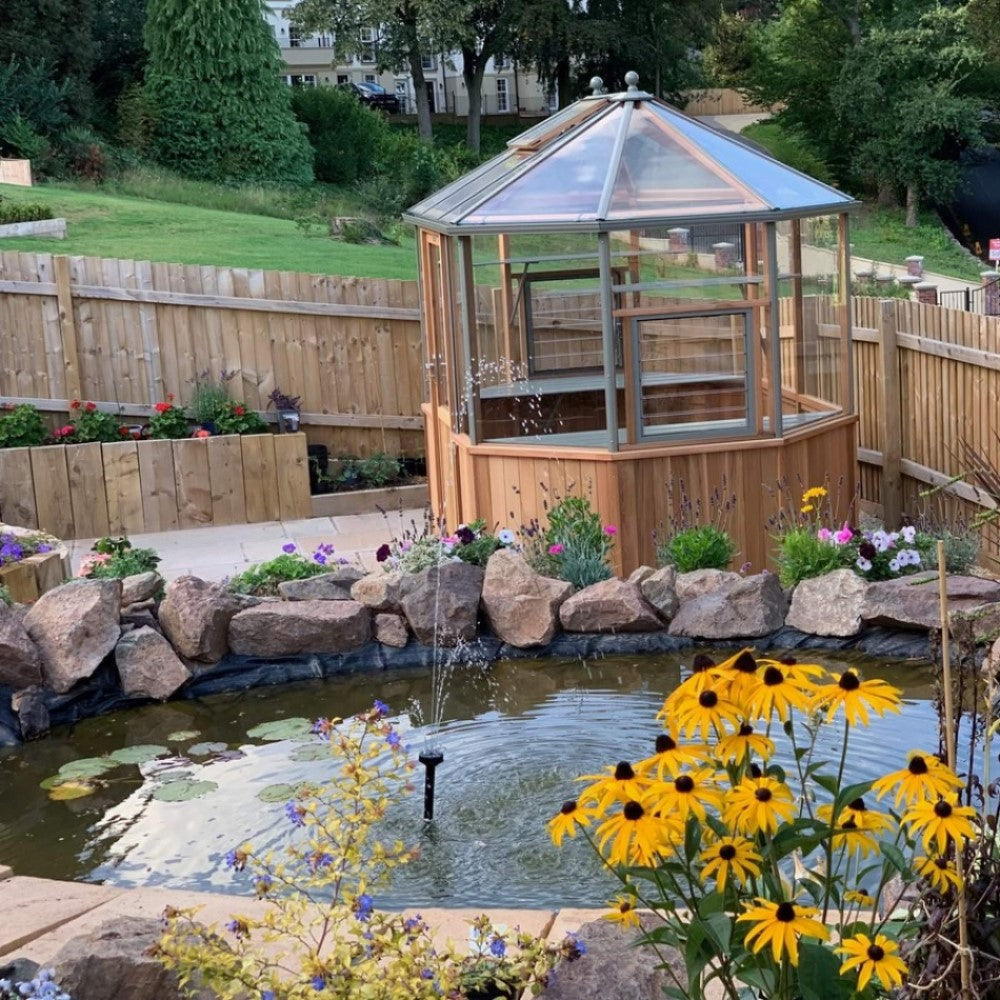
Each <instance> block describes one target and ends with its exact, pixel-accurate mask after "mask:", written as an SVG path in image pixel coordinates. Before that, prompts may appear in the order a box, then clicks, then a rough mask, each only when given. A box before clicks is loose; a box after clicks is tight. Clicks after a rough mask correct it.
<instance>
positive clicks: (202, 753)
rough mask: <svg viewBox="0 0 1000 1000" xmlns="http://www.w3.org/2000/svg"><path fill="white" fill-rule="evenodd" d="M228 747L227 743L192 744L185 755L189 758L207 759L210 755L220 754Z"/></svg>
mask: <svg viewBox="0 0 1000 1000" xmlns="http://www.w3.org/2000/svg"><path fill="white" fill-rule="evenodd" d="M228 747H229V744H228V743H192V744H191V746H189V747H188V748H187V751H186V753H187V755H188V756H189V757H207V756H208V755H209V754H211V753H222V752H223V751H224V750H226V749H228Z"/></svg>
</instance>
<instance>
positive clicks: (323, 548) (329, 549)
mask: <svg viewBox="0 0 1000 1000" xmlns="http://www.w3.org/2000/svg"><path fill="white" fill-rule="evenodd" d="M317 551H319V552H322V553H323V555H325V556H332V555H333V546H332V545H331V544H330V543H329V542H326V543H325V544H323V545H320V546H318V548H317Z"/></svg>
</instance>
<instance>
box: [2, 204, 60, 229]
mask: <svg viewBox="0 0 1000 1000" xmlns="http://www.w3.org/2000/svg"><path fill="white" fill-rule="evenodd" d="M51 218H52V209H50V208H49V207H48V206H47V205H36V204H34V203H30V202H29V203H27V204H24V203H22V204H18V205H12V204H11V203H10V202H5V201H4V200H3V199H2V198H0V226H7V225H10V224H11V223H14V222H38V221H39V220H40V219H51Z"/></svg>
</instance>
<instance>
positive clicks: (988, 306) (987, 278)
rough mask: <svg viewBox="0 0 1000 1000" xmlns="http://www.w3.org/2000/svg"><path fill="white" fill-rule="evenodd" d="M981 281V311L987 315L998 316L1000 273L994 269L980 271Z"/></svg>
mask: <svg viewBox="0 0 1000 1000" xmlns="http://www.w3.org/2000/svg"><path fill="white" fill-rule="evenodd" d="M979 280H980V281H982V283H983V312H984V313H985V314H986V315H987V316H1000V274H997V272H996V271H980V272H979Z"/></svg>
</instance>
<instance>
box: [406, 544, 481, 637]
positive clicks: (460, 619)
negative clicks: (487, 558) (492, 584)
mask: <svg viewBox="0 0 1000 1000" xmlns="http://www.w3.org/2000/svg"><path fill="white" fill-rule="evenodd" d="M484 575H485V574H484V573H483V570H482V569H481V568H480V567H479V566H472V565H470V564H469V563H464V562H450V563H445V564H444V565H443V566H435V567H433V568H432V569H425V570H424V571H423V572H422V573H417V574H416V575H414V576H412V577H411V578H410V580H409V584H408V586H407V587H406V588H405V595H404V597H403V601H402V606H403V614H404V615H406V620H407V622H408V623H409V626H410V629H411V630H412V632H413V634H414V635H415V636H416V637H417V640H418V642H422V643H423V644H424V645H426V646H432V645H434V644H435V643H436V644H437V645H439V646H457V645H458V644H459V643H462V642H472V640H473V639H475V638H476V625H477V622H478V619H479V599H480V597H481V596H482V593H483V578H484Z"/></svg>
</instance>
